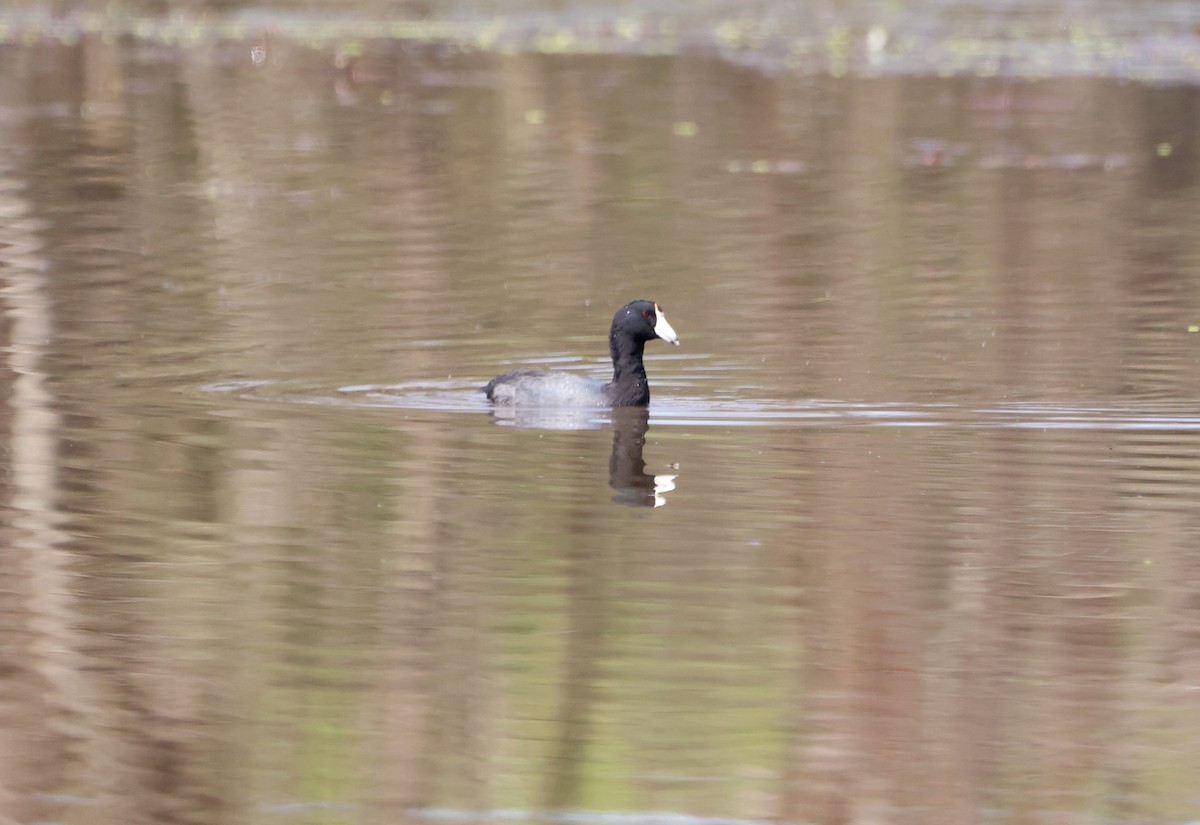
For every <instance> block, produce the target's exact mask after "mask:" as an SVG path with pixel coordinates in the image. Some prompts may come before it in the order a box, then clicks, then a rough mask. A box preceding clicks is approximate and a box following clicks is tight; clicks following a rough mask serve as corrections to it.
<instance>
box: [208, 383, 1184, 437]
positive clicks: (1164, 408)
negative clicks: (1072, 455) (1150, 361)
mask: <svg viewBox="0 0 1200 825" xmlns="http://www.w3.org/2000/svg"><path fill="white" fill-rule="evenodd" d="M479 386H480V382H479V381H476V380H468V379H454V378H450V379H443V380H422V381H405V382H401V383H395V384H352V385H346V386H342V387H337V388H334V389H332V390H323V389H320V388H300V387H296V386H292V385H288V384H284V383H275V382H271V381H261V380H239V381H222V382H217V383H213V384H208V385H206V386H204V387H201V388H200V389H201V391H202V392H204V393H221V394H229V395H234V396H236V397H238V398H241V399H245V400H269V401H275V402H283V403H291V404H313V405H323V406H333V407H346V408H351V409H397V410H413V411H425V412H433V413H482V412H493V411H495V412H497V413H504V412H511V411H510V410H503V409H497V408H493V407H492V406H491V405H490V404H489V403H488V402H487V400H486V399H485V398H484V396H483V393H481V392H480V391H479ZM664 396H665V397H664ZM559 412H562V413H570V414H569V415H565V416H564V415H558V414H557V413H559ZM610 414H611V412H610V411H608V410H604V409H596V410H582V411H575V410H569V411H545V410H540V411H538V416H537V418H538V419H540V420H544V421H545V422H546V424H545V426H547V427H550V428H563V427H564V426H566V427H568V428H570V427H571V425H570V424H568V425H563V424H562V423H561V421H560V419H565V420H568V421H570V422H576V423H575V426H576V427H587V426H603V424H604V423H605V421H606V420H607V417H608V416H609V415H610ZM650 415H651V421H652V422H653V423H654V424H655V425H658V426H693V427H695V426H710V427H772V426H783V425H788V426H793V427H828V426H831V425H846V426H868V427H952V428H976V429H978V428H982V429H1043V430H1051V429H1055V430H1152V431H1153V430H1158V431H1168V430H1169V431H1200V402H1189V401H1146V402H1123V403H1111V404H1107V403H1095V402H1089V403H1070V402H1046V401H1036V402H1034V401H1004V402H997V403H990V404H988V403H985V404H968V403H921V404H907V403H902V402H890V401H881V402H850V401H840V400H835V399H800V400H794V401H793V400H786V399H764V398H712V397H706V396H697V395H665V394H662V395H659V396H656V397H655V399H654V401H653V402H652V403H651V406H650ZM497 417H498V418H505V419H507V418H512V416H511V415H508V416H505V415H499V414H498V415H497ZM555 422H558V423H557V424H556V423H555Z"/></svg>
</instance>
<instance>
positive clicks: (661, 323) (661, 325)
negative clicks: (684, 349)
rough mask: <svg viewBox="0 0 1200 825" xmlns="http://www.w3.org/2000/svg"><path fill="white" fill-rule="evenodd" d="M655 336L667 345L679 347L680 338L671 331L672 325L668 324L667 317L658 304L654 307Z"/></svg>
mask: <svg viewBox="0 0 1200 825" xmlns="http://www.w3.org/2000/svg"><path fill="white" fill-rule="evenodd" d="M654 334H655V335H657V336H658V337H659V338H661V339H663V340H664V341H666V342H667V343H670V344H674V345H675V346H679V336H678V335H676V334H675V330H673V329H671V325H670V324H668V323H667V316H666V315H664V314H663V311H662V309H661V308H660V307H659V306H658V305H657V304H655V305H654Z"/></svg>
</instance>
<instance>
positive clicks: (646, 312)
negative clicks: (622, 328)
mask: <svg viewBox="0 0 1200 825" xmlns="http://www.w3.org/2000/svg"><path fill="white" fill-rule="evenodd" d="M642 317H643V318H649V317H650V310H648V309H646V310H643V311H642Z"/></svg>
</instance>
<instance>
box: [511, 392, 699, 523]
mask: <svg viewBox="0 0 1200 825" xmlns="http://www.w3.org/2000/svg"><path fill="white" fill-rule="evenodd" d="M492 419H493V421H495V423H497V424H499V425H501V426H505V427H520V428H521V429H531V430H603V429H610V430H612V434H613V442H612V454H611V455H610V456H609V459H608V486H609V487H612V488H613V489H614V490H616V491H617V494H616V495H615V496H613V499H612V500H613V501H614V502H615V503H617V504H625V505H628V506H630V507H662V506H663V505H664V504H666V503H667V498H666V494H667V493H669V492H671V491H672V490H674V489H675V479H676V478H677V477H678V476H676V475H654V474H653V473H647V472H646V461H645V459H643V458H642V449H643V448H644V447H645V445H646V431H647V430H648V429H650V413H649V411H648V410H647V409H646V408H645V407H619V408H616V409H611V410H602V409H592V410H579V409H571V408H562V409H545V408H536V407H496V408H495V409H493V410H492Z"/></svg>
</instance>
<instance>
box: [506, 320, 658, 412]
mask: <svg viewBox="0 0 1200 825" xmlns="http://www.w3.org/2000/svg"><path fill="white" fill-rule="evenodd" d="M652 338H661V339H663V340H664V341H669V342H670V343H672V344H675V345H676V346H678V345H679V337H678V336H676V335H675V330H673V329H671V325H670V324H668V323H667V318H666V316H665V315H664V314H663V311H662V307H660V306H659V305H658V304H656V303H654V302H653V301H634V302H633V303H631V304H626V305H625V306H623V307H621V308H620V309H618V310H617V314H616V315H614V316H613V322H612V329H610V330H609V332H608V349H609V352H611V353H612V361H613V379H612V381H610V382H609V383H607V384H604V383H602V382H600V381H596V380H594V379H591V378H584V377H583V376H581V375H573V374H571V373H566V372H551V371H549V370H534V369H528V368H522V369H517V370H512V371H511V372H506V373H504V374H503V375H497V376H496V377H495V378H493V379H492V380H491V381H489V382H488V383H487V386H485V387H484V388H483V391H484V392H485V393H487V397H488V400H489V401H491V402H492V403H494V404H505V405H513V406H537V407H644V406H646V405H647V404H649V403H650V383H649V382H648V381H647V380H646V367H645V366H644V365H643V364H642V351H643V350H644V349H645V347H646V342H647V341H649V340H650V339H652Z"/></svg>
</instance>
